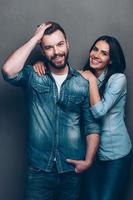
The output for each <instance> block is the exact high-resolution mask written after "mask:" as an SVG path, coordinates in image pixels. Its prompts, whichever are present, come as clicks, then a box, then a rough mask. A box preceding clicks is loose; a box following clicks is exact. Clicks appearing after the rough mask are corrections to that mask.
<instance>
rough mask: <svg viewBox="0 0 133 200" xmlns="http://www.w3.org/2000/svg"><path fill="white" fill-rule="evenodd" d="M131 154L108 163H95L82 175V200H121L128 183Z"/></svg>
mask: <svg viewBox="0 0 133 200" xmlns="http://www.w3.org/2000/svg"><path fill="white" fill-rule="evenodd" d="M130 166H131V153H130V154H128V155H127V156H125V157H123V158H120V159H117V160H109V161H95V162H94V164H93V166H92V167H91V168H90V169H89V170H88V171H86V172H85V173H84V177H83V184H84V188H83V192H82V194H83V196H84V200H122V199H123V195H125V191H126V190H125V188H126V185H127V182H128V175H129V171H130Z"/></svg>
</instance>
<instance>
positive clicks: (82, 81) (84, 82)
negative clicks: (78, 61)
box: [70, 67, 88, 86]
mask: <svg viewBox="0 0 133 200" xmlns="http://www.w3.org/2000/svg"><path fill="white" fill-rule="evenodd" d="M70 69H71V72H72V74H73V75H74V76H73V80H74V81H75V82H78V84H80V85H84V86H88V81H87V80H86V79H85V78H83V76H82V75H81V74H80V72H79V70H78V69H76V68H74V67H71V68H70Z"/></svg>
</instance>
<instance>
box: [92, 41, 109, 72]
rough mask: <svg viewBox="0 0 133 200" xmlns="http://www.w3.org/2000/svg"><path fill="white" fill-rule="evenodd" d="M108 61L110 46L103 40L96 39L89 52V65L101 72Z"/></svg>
mask: <svg viewBox="0 0 133 200" xmlns="http://www.w3.org/2000/svg"><path fill="white" fill-rule="evenodd" d="M109 63H110V47H109V45H108V43H107V42H106V41H104V40H100V41H98V42H97V43H96V44H95V46H94V47H93V49H92V50H91V52H90V66H91V68H93V69H95V70H96V72H98V71H99V72H101V73H102V72H103V70H104V69H105V68H106V66H107V65H108V64H109Z"/></svg>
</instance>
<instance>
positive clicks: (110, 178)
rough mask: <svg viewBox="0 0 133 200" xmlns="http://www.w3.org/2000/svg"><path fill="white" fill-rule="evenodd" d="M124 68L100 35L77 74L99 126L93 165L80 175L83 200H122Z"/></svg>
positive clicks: (126, 149)
mask: <svg viewBox="0 0 133 200" xmlns="http://www.w3.org/2000/svg"><path fill="white" fill-rule="evenodd" d="M39 65H40V67H39ZM35 68H36V69H35V70H36V71H39V73H40V74H41V72H43V64H36V67H35ZM37 68H38V69H37ZM125 68H126V64H125V58H124V54H123V51H122V49H121V46H120V44H119V42H118V41H117V40H116V39H115V38H113V37H110V36H102V37H100V38H98V39H97V40H96V41H95V42H94V44H93V45H92V47H91V49H90V53H89V58H88V61H87V63H86V65H85V66H84V67H83V71H82V72H81V74H82V76H83V77H84V78H85V79H87V80H88V81H89V91H90V97H89V98H90V103H91V112H92V114H93V116H94V118H96V119H97V120H98V121H99V123H100V125H101V142H100V146H99V150H98V152H97V156H96V159H95V161H94V164H93V165H92V167H91V168H90V169H88V171H86V172H85V176H84V196H85V199H86V200H120V199H122V198H121V194H122V191H123V190H124V188H125V185H126V181H127V178H128V172H129V167H130V161H131V153H130V152H131V146H132V145H131V141H130V138H129V135H128V132H127V129H126V126H125V122H124V107H125V101H126V93H127V82H126V77H125V75H124V70H125Z"/></svg>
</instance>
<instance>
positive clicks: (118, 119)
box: [91, 72, 132, 160]
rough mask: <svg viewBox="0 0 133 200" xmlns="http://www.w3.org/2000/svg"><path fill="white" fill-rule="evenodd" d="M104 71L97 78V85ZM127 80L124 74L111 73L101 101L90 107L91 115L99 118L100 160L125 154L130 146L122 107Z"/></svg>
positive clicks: (112, 158)
mask: <svg viewBox="0 0 133 200" xmlns="http://www.w3.org/2000/svg"><path fill="white" fill-rule="evenodd" d="M104 77H105V72H103V73H102V74H101V76H100V77H99V78H98V87H100V85H101V83H102V81H103V80H104ZM126 94H127V81H126V77H125V75H124V74H121V73H116V74H113V75H112V76H111V77H110V78H109V80H108V82H107V84H106V89H105V92H104V96H103V98H102V100H101V101H99V102H97V103H96V104H95V105H94V106H92V107H91V111H92V114H93V116H94V117H95V118H96V119H101V120H100V123H101V143H100V147H99V151H98V156H99V159H100V160H114V159H118V158H121V157H123V156H125V155H127V154H128V153H129V152H130V150H131V147H132V144H131V141H130V138H129V135H128V132H127V129H126V126H125V122H124V108H125V102H126Z"/></svg>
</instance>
